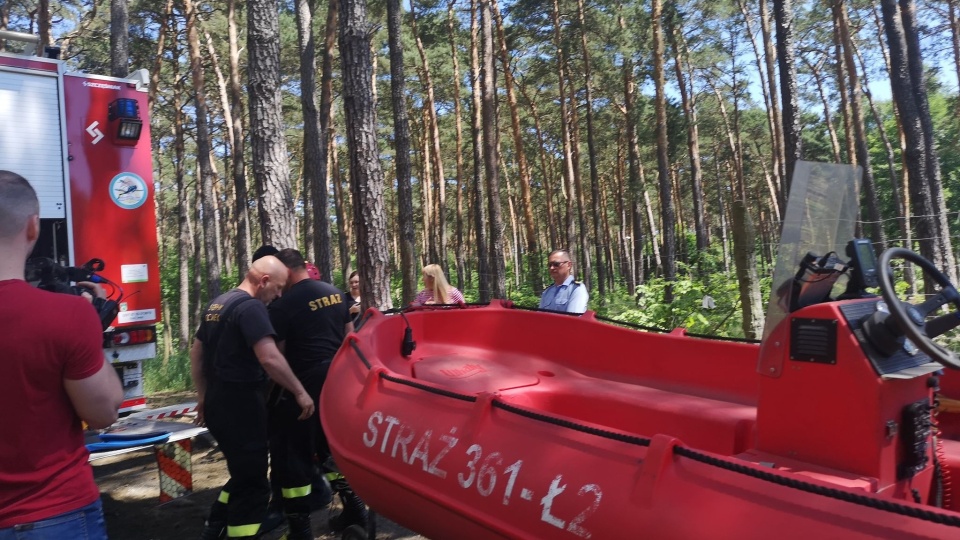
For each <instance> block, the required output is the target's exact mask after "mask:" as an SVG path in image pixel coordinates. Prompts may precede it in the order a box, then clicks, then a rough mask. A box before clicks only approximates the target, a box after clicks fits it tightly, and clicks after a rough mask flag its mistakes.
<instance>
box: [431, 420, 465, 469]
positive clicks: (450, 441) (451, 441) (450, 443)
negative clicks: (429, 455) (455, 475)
mask: <svg viewBox="0 0 960 540" xmlns="http://www.w3.org/2000/svg"><path fill="white" fill-rule="evenodd" d="M456 433H457V428H455V427H453V428H450V434H449V435H441V436H440V440H441V441H443V442H445V443H447V445H446V446H444V447H443V448H441V449H440V451H439V452H437V455H436V456H433V461H431V462H430V468H429V469H427V472H428V473H430V474H432V475H434V476H438V477H440V478H446V477H447V471H445V470H443V469H441V468H440V467H438V466H437V465H438V464H439V463H440V460H441V459H443V456H445V455H447V452H449V451H450V450H453V447H454V446H456V445H457V442H458V441H459V439H457V438H456V437H454V436H453V435H454V434H456Z"/></svg>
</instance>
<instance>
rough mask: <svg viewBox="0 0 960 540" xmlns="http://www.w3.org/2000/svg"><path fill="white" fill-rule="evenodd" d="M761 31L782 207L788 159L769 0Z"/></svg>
mask: <svg viewBox="0 0 960 540" xmlns="http://www.w3.org/2000/svg"><path fill="white" fill-rule="evenodd" d="M759 4H760V32H761V34H762V35H763V53H764V54H763V57H764V61H765V62H764V63H765V65H766V68H767V86H768V89H767V94H768V95H769V96H770V113H771V114H770V117H771V118H770V119H771V120H772V121H773V124H772V131H773V132H772V133H771V139H772V142H773V155H774V167H775V168H776V171H777V174H776V179H777V193H779V194H780V198H779V200H778V201H777V203H778V206H779V207H780V208H784V209H785V208H786V206H787V204H786V203H787V192H786V176H787V171H786V159H785V157H784V148H783V122H782V118H783V117H782V115H781V114H780V100H779V99H777V71H776V68H775V67H774V64H775V63H776V61H777V52H776V47H775V45H774V40H773V39H772V36H771V35H770V11H769V10H768V9H767V0H760V1H759Z"/></svg>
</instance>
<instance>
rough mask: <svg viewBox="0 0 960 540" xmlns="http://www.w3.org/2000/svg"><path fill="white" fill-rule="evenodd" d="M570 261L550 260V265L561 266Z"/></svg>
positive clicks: (553, 266)
mask: <svg viewBox="0 0 960 540" xmlns="http://www.w3.org/2000/svg"><path fill="white" fill-rule="evenodd" d="M568 262H570V261H550V263H549V265H548V266H550V268H559V267H561V266H563V265H564V264H566V263H568Z"/></svg>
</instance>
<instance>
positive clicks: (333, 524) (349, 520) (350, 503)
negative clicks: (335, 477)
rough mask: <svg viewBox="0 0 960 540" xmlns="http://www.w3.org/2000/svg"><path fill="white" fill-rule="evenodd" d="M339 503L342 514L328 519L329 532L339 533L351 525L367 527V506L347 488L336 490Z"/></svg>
mask: <svg viewBox="0 0 960 540" xmlns="http://www.w3.org/2000/svg"><path fill="white" fill-rule="evenodd" d="M337 494H338V495H340V502H342V503H343V512H340V515H337V516H333V517H332V518H330V521H329V523H328V525H329V526H330V530H331V531H333V532H335V533H339V532H341V531H343V530H344V529H346V528H347V527H349V526H351V525H360V526H361V527H363V528H366V527H367V505H365V504H363V500H361V499H360V497H359V496H358V495H357V494H356V493H354V492H353V490H352V489H350V488H349V487H344V488H342V489H339V490H337Z"/></svg>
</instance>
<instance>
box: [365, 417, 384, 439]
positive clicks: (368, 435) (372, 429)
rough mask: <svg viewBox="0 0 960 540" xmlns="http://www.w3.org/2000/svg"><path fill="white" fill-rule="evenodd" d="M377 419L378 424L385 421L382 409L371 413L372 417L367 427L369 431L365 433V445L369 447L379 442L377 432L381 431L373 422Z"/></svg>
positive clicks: (368, 420)
mask: <svg viewBox="0 0 960 540" xmlns="http://www.w3.org/2000/svg"><path fill="white" fill-rule="evenodd" d="M374 420H376V421H377V424H382V423H383V413H382V412H380V411H374V412H373V414H371V415H370V418H368V419H367V429H368V430H369V432H368V433H364V434H363V445H364V446H366V447H367V448H373V445H375V444H377V434H378V433H379V432H380V431H379V430H378V429H377V426H375V425H374V424H373V421H374Z"/></svg>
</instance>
